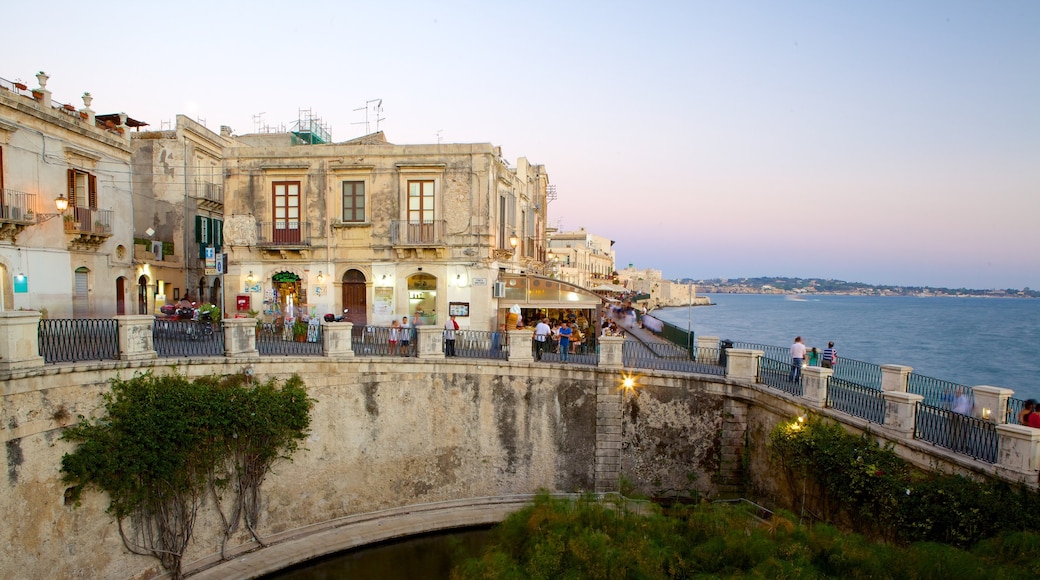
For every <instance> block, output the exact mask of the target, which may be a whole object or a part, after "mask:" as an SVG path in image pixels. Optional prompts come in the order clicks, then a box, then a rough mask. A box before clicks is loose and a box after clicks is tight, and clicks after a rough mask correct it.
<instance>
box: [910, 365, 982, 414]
mask: <svg viewBox="0 0 1040 580" xmlns="http://www.w3.org/2000/svg"><path fill="white" fill-rule="evenodd" d="M958 389H960V390H962V391H964V394H966V395H968V398H969V399H970V400H971V404H972V405H973V406H974V405H975V393H973V392H972V390H971V387H968V386H965V385H959V384H957V383H952V382H950V381H944V380H942V379H933V378H931V377H926V376H924V375H919V374H917V373H910V375H909V376H907V378H906V392H908V393H913V394H915V395H921V396H922V397H924V400H923V401H922V403H924V404H925V405H931V406H933V407H943V408H946V409H949V408H950V406H951V405H952V404H953V398H954V396H956V393H957V390H958Z"/></svg>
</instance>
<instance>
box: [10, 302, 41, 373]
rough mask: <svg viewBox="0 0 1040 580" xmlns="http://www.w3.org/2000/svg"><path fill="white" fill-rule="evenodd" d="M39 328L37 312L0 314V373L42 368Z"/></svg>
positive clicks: (15, 311)
mask: <svg viewBox="0 0 1040 580" xmlns="http://www.w3.org/2000/svg"><path fill="white" fill-rule="evenodd" d="M39 326H40V313H39V312H35V311H32V310H26V311H22V310H7V311H3V312H0V373H12V372H19V371H28V370H32V369H37V368H40V367H42V366H43V363H44V361H43V357H42V356H40V346H39V340H40V339H39Z"/></svg>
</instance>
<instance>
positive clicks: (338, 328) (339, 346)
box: [321, 321, 409, 358]
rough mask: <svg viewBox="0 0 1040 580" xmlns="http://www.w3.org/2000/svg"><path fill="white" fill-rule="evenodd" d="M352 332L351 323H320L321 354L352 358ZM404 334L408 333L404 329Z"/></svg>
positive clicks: (352, 324)
mask: <svg viewBox="0 0 1040 580" xmlns="http://www.w3.org/2000/svg"><path fill="white" fill-rule="evenodd" d="M353 332H354V323H353V322H325V321H322V323H321V353H322V354H323V355H324V356H326V357H329V358H354V346H353V344H351V338H350V337H351V336H352V335H353ZM404 332H409V330H408V329H407V328H406V329H404Z"/></svg>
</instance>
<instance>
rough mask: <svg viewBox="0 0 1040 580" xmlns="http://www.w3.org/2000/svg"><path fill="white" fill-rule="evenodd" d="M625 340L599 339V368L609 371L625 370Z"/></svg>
mask: <svg viewBox="0 0 1040 580" xmlns="http://www.w3.org/2000/svg"><path fill="white" fill-rule="evenodd" d="M624 344H625V339H624V338H622V337H620V336H601V337H599V366H601V367H603V368H608V369H620V368H623V367H624V366H625V365H624V362H623V361H622V352H623V347H624Z"/></svg>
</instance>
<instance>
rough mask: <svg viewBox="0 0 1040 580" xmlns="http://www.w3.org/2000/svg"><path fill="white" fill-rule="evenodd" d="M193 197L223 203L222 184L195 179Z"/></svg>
mask: <svg viewBox="0 0 1040 580" xmlns="http://www.w3.org/2000/svg"><path fill="white" fill-rule="evenodd" d="M195 197H197V198H199V199H208V200H210V201H215V202H217V203H224V186H223V185H220V184H219V183H211V182H209V181H206V180H204V179H196V180H195Z"/></svg>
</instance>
